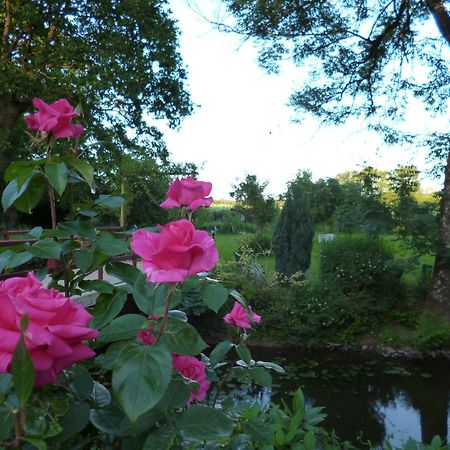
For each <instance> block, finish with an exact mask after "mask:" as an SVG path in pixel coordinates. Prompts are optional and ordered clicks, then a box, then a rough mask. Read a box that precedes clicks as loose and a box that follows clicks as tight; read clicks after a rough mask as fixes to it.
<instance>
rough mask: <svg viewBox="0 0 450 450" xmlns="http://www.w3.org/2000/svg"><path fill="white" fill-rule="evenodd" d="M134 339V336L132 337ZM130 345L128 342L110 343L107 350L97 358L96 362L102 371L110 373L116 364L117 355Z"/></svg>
mask: <svg viewBox="0 0 450 450" xmlns="http://www.w3.org/2000/svg"><path fill="white" fill-rule="evenodd" d="M133 338H134V336H133ZM129 343H130V341H119V342H114V343H112V344H111V345H110V346H109V347H108V350H106V352H105V353H103V354H101V355H99V356H97V358H95V359H96V362H97V363H98V364H99V365H100V366H101V367H103V369H105V370H108V371H111V370H113V368H114V364H115V362H116V359H117V357H118V356H119V353H120V352H121V351H122V349H123V348H124V347H125V346H127V345H128V344H129Z"/></svg>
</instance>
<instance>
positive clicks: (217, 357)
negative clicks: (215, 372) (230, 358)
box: [209, 341, 234, 368]
mask: <svg viewBox="0 0 450 450" xmlns="http://www.w3.org/2000/svg"><path fill="white" fill-rule="evenodd" d="M233 347H234V344H233V343H232V342H230V341H222V342H219V343H218V344H217V345H216V347H215V348H214V350H213V351H212V352H211V354H210V355H209V362H210V364H211V367H212V368H214V367H215V366H216V364H218V363H220V362H222V361H223V359H224V358H225V355H226V354H227V353H228V352H229V351H230V349H231V348H233Z"/></svg>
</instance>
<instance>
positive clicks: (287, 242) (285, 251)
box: [272, 174, 314, 277]
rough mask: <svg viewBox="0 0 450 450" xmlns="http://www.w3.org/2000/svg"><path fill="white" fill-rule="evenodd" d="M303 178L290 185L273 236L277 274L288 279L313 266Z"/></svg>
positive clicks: (307, 204) (310, 228)
mask: <svg viewBox="0 0 450 450" xmlns="http://www.w3.org/2000/svg"><path fill="white" fill-rule="evenodd" d="M302 175H303V174H299V177H298V179H296V180H294V181H293V182H291V183H289V185H288V190H287V193H286V199H285V202H284V205H283V209H282V210H281V213H280V216H279V218H278V222H277V225H276V228H275V231H274V233H273V242H272V249H273V252H274V253H275V265H276V270H277V272H278V273H282V274H283V275H285V276H288V277H289V276H291V275H292V274H294V273H296V272H303V273H304V272H306V271H307V270H308V268H309V266H310V264H311V251H312V241H313V237H314V228H313V218H312V216H311V211H310V208H309V196H308V193H307V191H306V189H305V187H304V180H303V179H302Z"/></svg>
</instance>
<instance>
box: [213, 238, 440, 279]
mask: <svg viewBox="0 0 450 450" xmlns="http://www.w3.org/2000/svg"><path fill="white" fill-rule="evenodd" d="M239 239H240V235H239V234H238V233H237V234H221V233H218V234H217V235H216V247H217V250H218V251H219V256H220V259H221V260H222V261H232V260H234V259H235V257H234V252H236V251H238V246H239ZM384 239H386V241H387V242H388V244H389V245H390V246H391V247H392V248H393V249H394V251H395V254H396V255H397V257H398V258H410V257H412V256H413V253H412V252H411V250H409V249H407V248H405V247H404V246H403V245H402V244H401V242H400V241H399V240H398V239H396V237H395V236H392V235H387V236H384ZM320 247H321V244H319V242H318V238H317V234H316V236H314V240H313V249H312V253H311V267H310V268H309V278H310V279H312V280H317V279H318V276H319V257H320ZM257 261H258V263H259V264H260V265H261V266H262V267H263V269H264V271H265V272H266V273H267V274H270V273H274V272H275V258H274V257H273V256H271V257H259V258H258V259H257ZM422 264H426V265H428V266H433V264H434V255H425V256H421V257H420V258H419V267H418V268H417V270H416V271H415V272H413V273H409V274H407V275H405V278H406V279H407V280H408V281H413V280H414V279H415V278H416V277H417V276H418V275H419V274H420V271H421V270H422V267H421V266H422Z"/></svg>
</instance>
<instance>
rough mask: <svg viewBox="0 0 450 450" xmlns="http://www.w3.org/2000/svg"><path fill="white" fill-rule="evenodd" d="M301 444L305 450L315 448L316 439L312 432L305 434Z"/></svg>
mask: <svg viewBox="0 0 450 450" xmlns="http://www.w3.org/2000/svg"><path fill="white" fill-rule="evenodd" d="M303 443H304V445H305V450H314V449H315V448H316V437H315V436H314V430H309V431H308V432H307V433H306V434H305V439H304V440H303Z"/></svg>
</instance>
